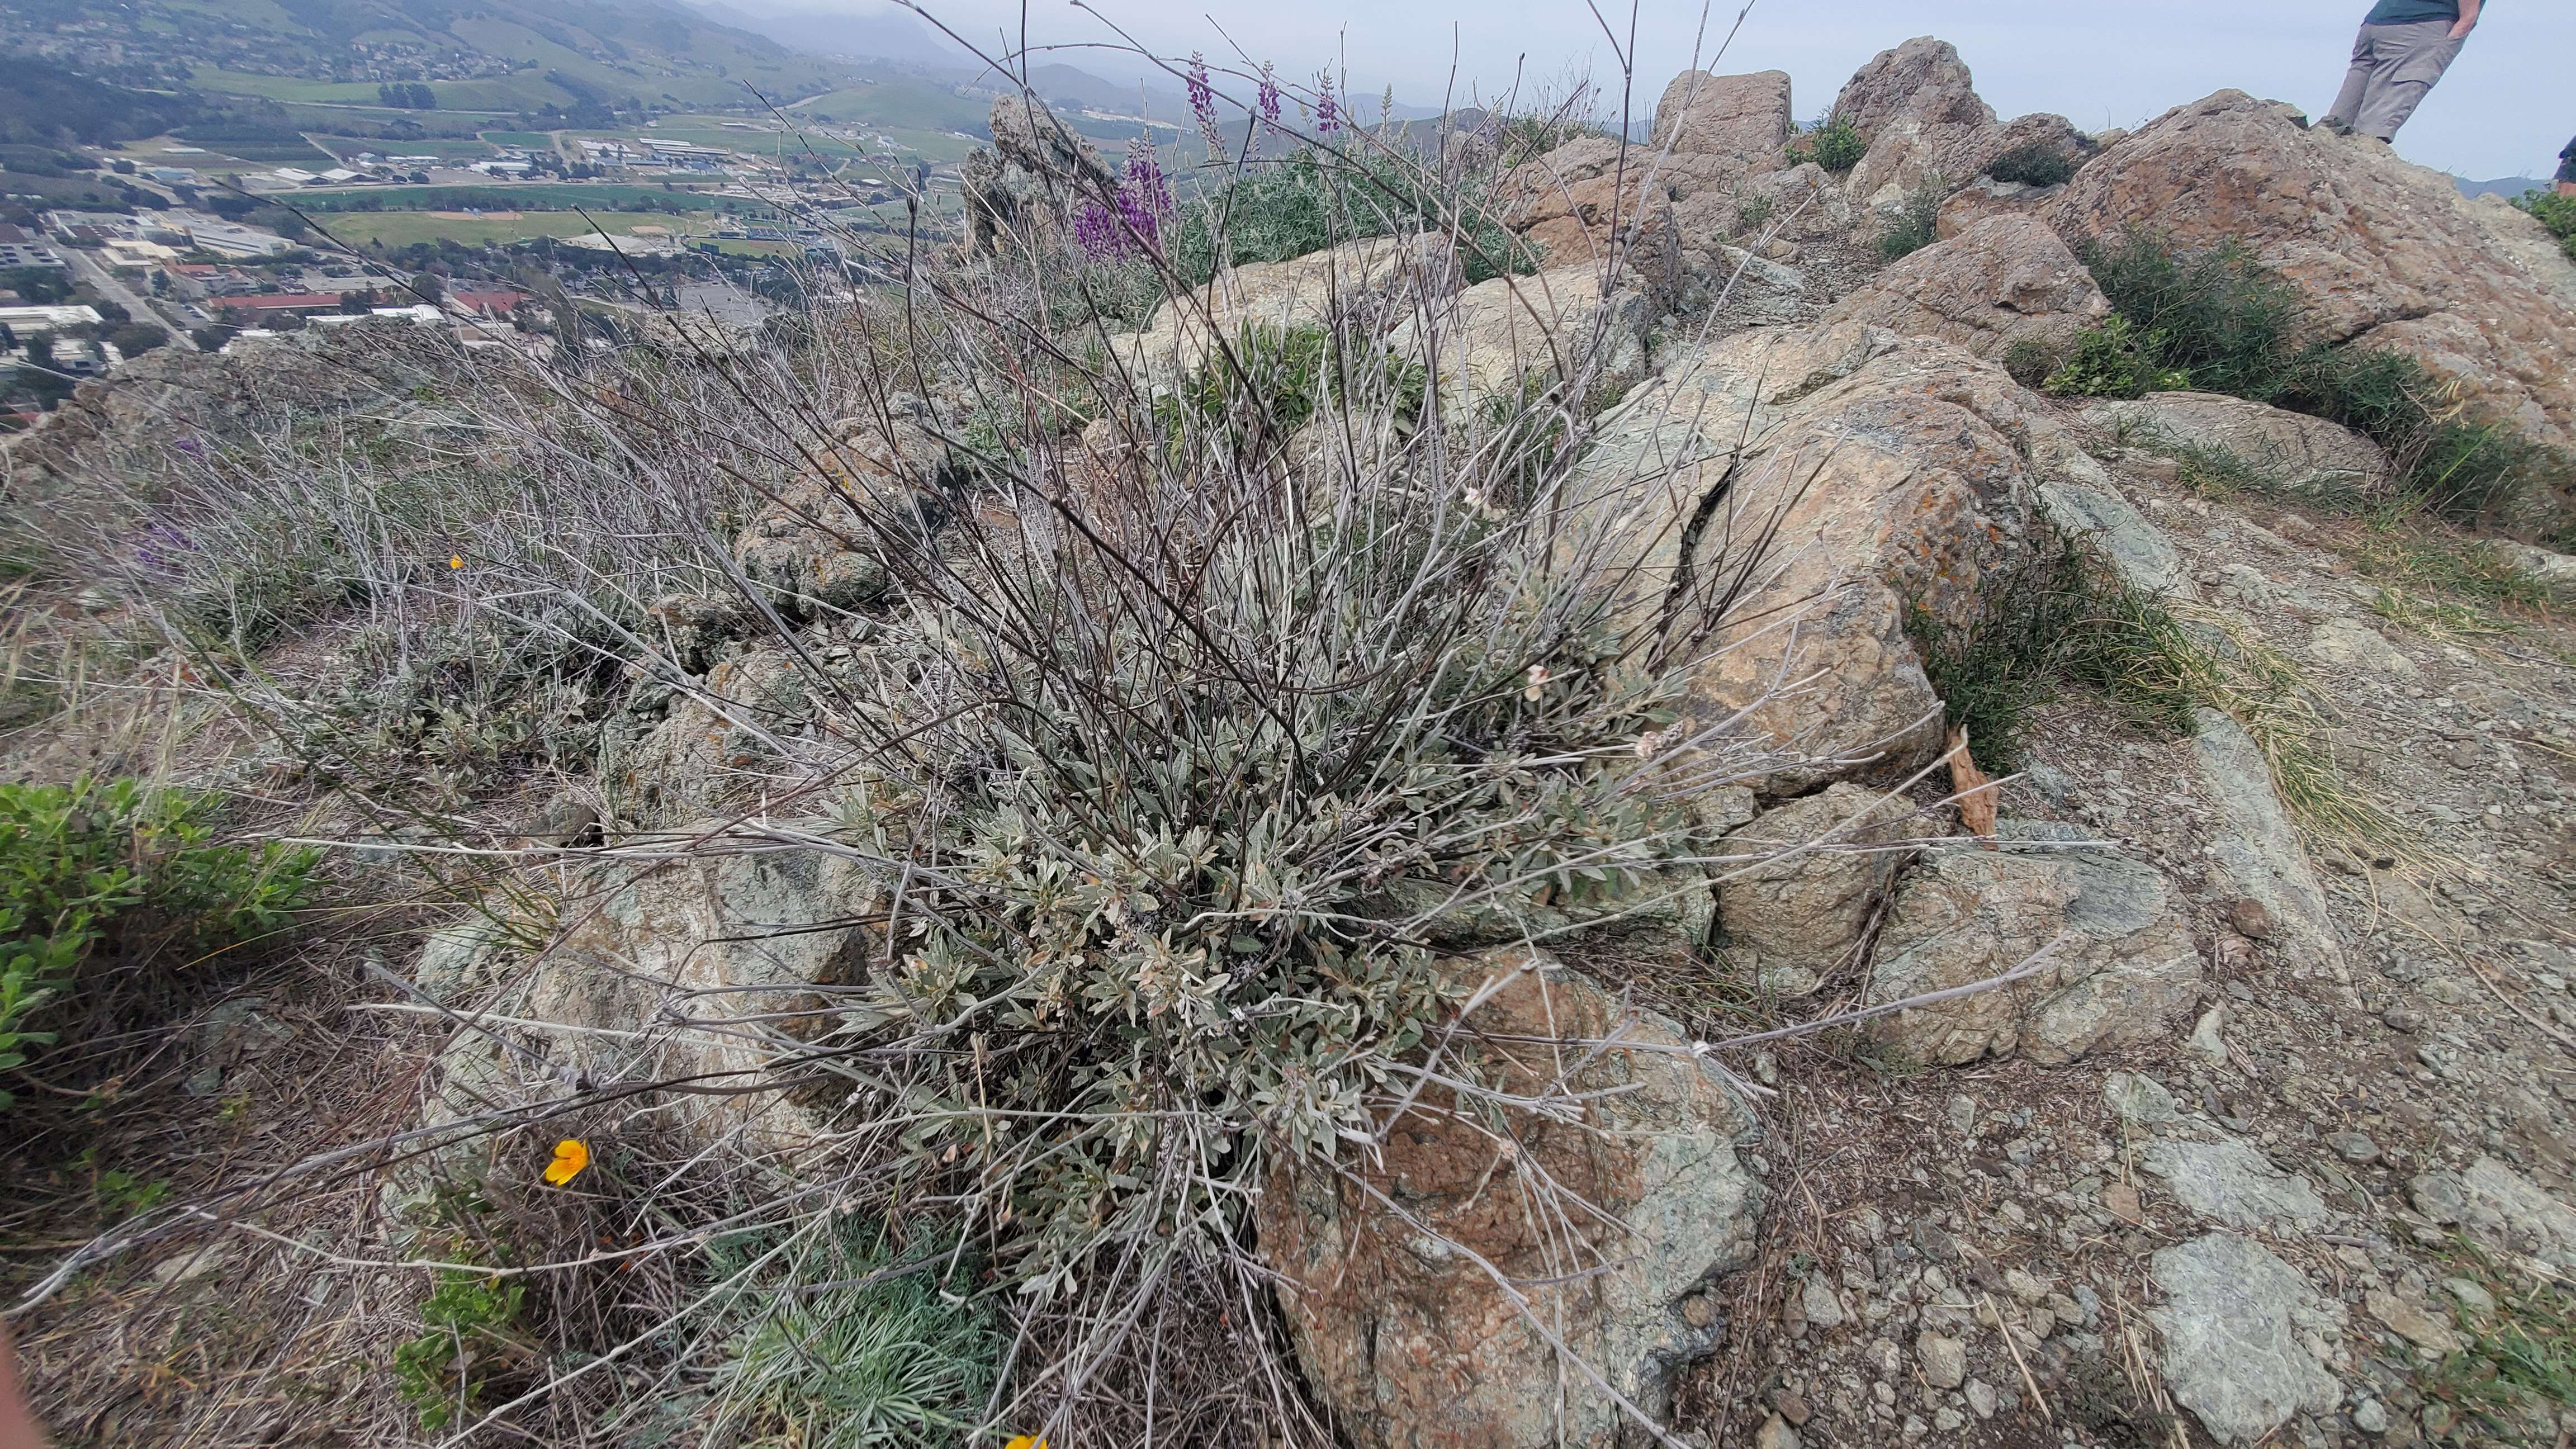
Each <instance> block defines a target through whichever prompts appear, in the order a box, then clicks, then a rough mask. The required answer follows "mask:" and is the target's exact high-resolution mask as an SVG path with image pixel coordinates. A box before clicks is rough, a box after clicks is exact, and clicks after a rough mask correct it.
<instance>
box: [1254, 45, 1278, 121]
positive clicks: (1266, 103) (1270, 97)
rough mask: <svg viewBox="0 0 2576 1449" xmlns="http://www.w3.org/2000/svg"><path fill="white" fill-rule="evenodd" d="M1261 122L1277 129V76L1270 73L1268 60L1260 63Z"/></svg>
mask: <svg viewBox="0 0 2576 1449" xmlns="http://www.w3.org/2000/svg"><path fill="white" fill-rule="evenodd" d="M1259 104H1260V106H1261V123H1262V124H1263V125H1265V126H1267V127H1269V128H1270V129H1271V130H1273V131H1276V130H1278V129H1279V78H1278V77H1277V76H1275V75H1272V74H1271V73H1270V62H1268V61H1266V60H1265V61H1263V62H1262V63H1261V94H1260V97H1259Z"/></svg>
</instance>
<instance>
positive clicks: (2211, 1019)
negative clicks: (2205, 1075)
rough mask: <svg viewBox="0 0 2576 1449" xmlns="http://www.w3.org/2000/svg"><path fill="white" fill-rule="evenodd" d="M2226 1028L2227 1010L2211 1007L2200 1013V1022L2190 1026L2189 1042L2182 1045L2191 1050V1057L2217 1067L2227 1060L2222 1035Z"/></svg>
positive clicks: (2223, 1036)
mask: <svg viewBox="0 0 2576 1449" xmlns="http://www.w3.org/2000/svg"><path fill="white" fill-rule="evenodd" d="M2226 1027H2227V1008H2226V1007H2224V1006H2213V1007H2211V1008H2210V1009H2209V1010H2207V1011H2204V1012H2202V1013H2201V1014H2200V1020H2199V1021H2197V1022H2194V1023H2193V1024H2192V1028H2191V1040H2189V1041H2188V1042H2185V1043H2184V1045H2185V1046H2188V1047H2190V1048H2191V1054H2192V1055H2193V1056H2196V1057H2198V1058H2200V1059H2201V1060H2202V1061H2205V1062H2207V1063H2209V1064H2210V1065H2211V1066H2213V1067H2214V1066H2219V1065H2221V1064H2223V1063H2224V1062H2226V1060H2227V1038H2226V1036H2225V1035H2224V1034H2223V1033H2224V1032H2225V1030H2226Z"/></svg>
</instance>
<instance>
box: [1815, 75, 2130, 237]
mask: <svg viewBox="0 0 2576 1449" xmlns="http://www.w3.org/2000/svg"><path fill="white" fill-rule="evenodd" d="M1834 115H1835V116H1836V117H1838V118H1839V119H1841V120H1844V121H1848V122H1850V123H1851V125H1852V126H1853V127H1854V128H1855V129H1857V130H1858V131H1859V132H1860V133H1861V136H1862V137H1863V138H1864V139H1865V140H1867V141H1868V143H1869V150H1868V152H1867V153H1866V154H1864V155H1863V156H1862V157H1861V159H1860V164H1859V165H1857V166H1854V167H1853V168H1852V170H1851V175H1850V176H1849V177H1848V178H1846V180H1845V182H1844V186H1845V189H1846V190H1847V191H1848V192H1849V193H1850V195H1851V198H1852V201H1853V203H1854V204H1855V205H1856V206H1858V207H1860V208H1862V209H1863V210H1864V211H1871V212H1883V211H1886V210H1888V209H1890V208H1893V207H1895V206H1898V205H1900V204H1902V203H1903V201H1904V200H1905V198H1906V197H1907V196H1908V195H1909V194H1911V193H1913V192H1915V191H1917V190H1921V189H1923V188H1926V187H1932V188H1936V189H1938V190H1940V191H1942V192H1943V193H1945V194H1946V193H1948V192H1952V191H1956V190H1957V189H1959V188H1960V187H1963V186H1965V185H1967V184H1968V183H1969V182H1971V181H1973V180H1975V179H1976V178H1977V177H1978V176H1980V175H1982V174H1984V172H1985V170H1986V168H1987V167H1989V166H1991V165H1993V164H1994V162H1995V158H1997V157H1999V156H2001V155H2003V154H2004V153H2005V152H2007V151H2011V150H2015V149H2017V148H2020V147H2023V146H2033V145H2036V146H2043V147H2046V148H2048V149H2050V150H2054V151H2058V152H2060V153H2062V154H2063V155H2065V156H2066V157H2067V159H2069V160H2070V161H2073V162H2075V163H2077V164H2079V165H2080V164H2082V163H2083V162H2084V161H2085V160H2087V159H2089V158H2090V157H2091V156H2092V154H2093V153H2094V151H2095V150H2096V149H2097V148H2096V146H2095V143H2094V142H2093V141H2091V140H2090V139H2088V138H2087V137H2086V136H2085V135H2084V134H2083V133H2082V132H2080V131H2078V130H2076V129H2075V127H2074V125H2073V124H2072V123H2070V122H2069V121H2067V120H2066V118H2065V117H2063V116H2052V115H2044V114H2043V115H2030V116H2021V117H2017V118H2015V119H2014V120H2012V121H2009V122H2004V121H1998V120H1997V119H1996V117H1995V110H1994V107H1992V106H1989V105H1987V104H1986V103H1985V102H1984V101H1983V100H1981V99H1979V98H1978V95H1977V88H1976V83H1975V81H1974V79H1973V78H1972V77H1971V76H1970V75H1969V74H1968V67H1967V64H1966V63H1965V62H1963V61H1962V60H1960V59H1959V52H1958V51H1957V49H1955V48H1954V47H1952V46H1951V44H1950V43H1949V42H1948V41H1946V40H1935V39H1933V38H1931V37H1930V36H1918V37H1916V38H1915V39H1913V40H1909V41H1907V42H1905V43H1904V44H1903V45H1900V46H1898V47H1896V48H1895V49H1894V50H1884V51H1880V52H1879V53H1878V55H1877V56H1875V57H1873V58H1872V59H1871V60H1870V62H1869V64H1867V65H1865V66H1862V67H1861V68H1860V70H1859V71H1858V72H1857V73H1856V74H1854V75H1853V76H1852V78H1851V81H1850V83H1849V84H1847V85H1845V86H1844V87H1843V90H1842V94H1841V95H1840V96H1838V97H1836V98H1835V100H1834Z"/></svg>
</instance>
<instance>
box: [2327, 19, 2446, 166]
mask: <svg viewBox="0 0 2576 1449" xmlns="http://www.w3.org/2000/svg"><path fill="white" fill-rule="evenodd" d="M2381 29H2383V30H2387V31H2391V32H2397V33H2394V34H2391V35H2390V36H2389V37H2388V38H2387V41H2386V47H2385V48H2386V50H2387V52H2388V53H2389V55H2390V58H2391V62H2392V63H2390V64H2388V65H2387V66H2385V67H2384V68H2383V69H2381V70H2380V71H2379V72H2378V73H2377V76H2376V78H2375V79H2374V80H2373V82H2372V84H2371V86H2370V88H2369V90H2368V92H2367V94H2366V95H2365V96H2364V98H2363V100H2362V104H2361V113H2360V114H2359V115H2356V116H2354V117H2353V118H2352V128H2353V129H2354V130H2356V131H2359V132H2361V133H2362V134H2363V135H2365V136H2377V137H2378V138H2379V139H2381V140H2383V141H2386V140H2389V139H2391V138H2392V137H2394V136H2395V135H2396V134H2397V128H2398V127H2400V126H2403V125H2405V124H2406V118H2407V117H2409V116H2412V115H2414V114H2415V108H2416V107H2417V106H2418V105H2421V104H2422V103H2423V100H2424V97H2425V95H2426V94H2428V93H2429V92H2430V91H2431V90H2432V89H2433V84H2434V82H2436V81H2438V80H2440V79H2441V78H2442V72H2444V71H2446V70H2449V69H2450V68H2451V62H2452V61H2454V60H2457V59H2459V56H2460V47H2461V46H2462V45H2464V44H2466V43H2467V42H2466V41H2465V40H2453V39H2452V38H2451V27H2450V26H2449V25H2448V24H2445V23H2444V22H2442V21H2439V20H2426V21H2422V22H2419V23H2417V24H2414V25H2388V26H2382V27H2381Z"/></svg>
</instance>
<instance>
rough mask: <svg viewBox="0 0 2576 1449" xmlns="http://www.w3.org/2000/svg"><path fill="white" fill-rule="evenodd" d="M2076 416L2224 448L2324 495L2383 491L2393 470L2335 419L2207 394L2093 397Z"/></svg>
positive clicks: (2267, 473) (2277, 483) (2296, 489)
mask: <svg viewBox="0 0 2576 1449" xmlns="http://www.w3.org/2000/svg"><path fill="white" fill-rule="evenodd" d="M2084 419H2085V421H2087V422H2090V423H2097V424H2099V425H2101V426H2103V427H2106V428H2110V429H2112V430H2114V431H2115V432H2119V433H2124V434H2127V435H2129V436H2131V437H2135V438H2139V439H2141V440H2142V441H2144V442H2146V443H2147V444H2149V445H2150V446H2155V445H2159V444H2160V445H2163V446H2166V447H2184V448H2197V449H2209V450H2213V451H2216V452H2222V453H2226V454H2228V455H2230V456H2232V457H2233V458H2235V459H2236V460H2237V461H2239V462H2242V463H2244V464H2246V465H2247V466H2249V467H2251V468H2253V469H2255V470H2256V471H2257V472H2259V473H2261V474H2262V475H2263V477H2264V478H2265V479H2266V480H2267V481H2268V482H2269V483H2270V484H2271V486H2273V487H2275V488H2280V489H2284V490H2287V491H2289V492H2293V493H2313V494H2317V495H2320V496H2324V497H2329V498H2343V499H2349V498H2356V497H2367V496H2370V495H2374V494H2378V493H2382V492H2385V491H2386V490H2387V488H2388V487H2389V485H2390V484H2391V482H2392V481H2393V476H2392V474H2391V472H2390V469H2389V466H2388V455H2387V454H2385V453H2383V452H2381V451H2380V450H2379V446H2378V445H2377V444H2376V443H2373V442H2371V441H2370V440H2369V439H2368V438H2365V437H2363V436H2361V435H2360V434H2359V433H2356V432H2354V431H2353V430H2352V429H2350V428H2347V427H2343V426H2341V425H2340V424H2336V423H2330V422H2327V421H2326V420H2325V419H2323V418H2312V417H2309V416H2308V415H2307V414H2305V413H2294V412H2290V411H2288V410H2286V409H2283V408H2276V407H2272V406H2270V405H2268V404H2265V403H2258V402H2249V401H2247V400H2246V399H2244V398H2241V397H2229V396H2227V395H2225V394H2223V393H2210V392H2155V393H2149V394H2147V395H2146V396H2145V397H2142V398H2135V399H2131V400H2127V401H2105V402H2099V403H2095V404H2093V405H2092V406H2090V407H2087V408H2086V409H2085V410H2084Z"/></svg>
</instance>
